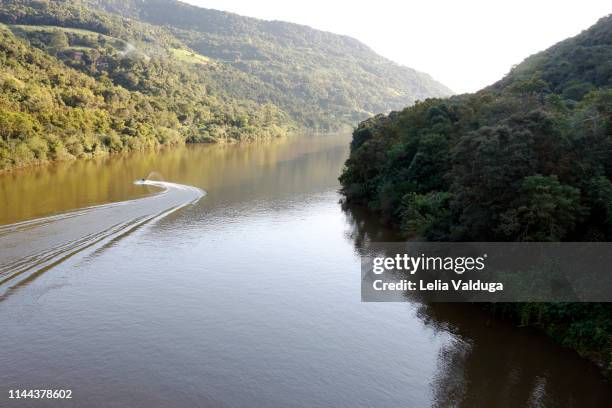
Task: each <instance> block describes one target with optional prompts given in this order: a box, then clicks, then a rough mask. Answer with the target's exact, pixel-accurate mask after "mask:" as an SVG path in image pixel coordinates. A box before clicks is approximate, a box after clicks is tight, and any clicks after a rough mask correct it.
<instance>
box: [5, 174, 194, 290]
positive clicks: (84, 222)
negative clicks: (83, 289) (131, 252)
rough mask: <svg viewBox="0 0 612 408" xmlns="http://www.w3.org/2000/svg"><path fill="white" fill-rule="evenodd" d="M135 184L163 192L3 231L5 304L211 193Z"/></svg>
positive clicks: (145, 182)
mask: <svg viewBox="0 0 612 408" xmlns="http://www.w3.org/2000/svg"><path fill="white" fill-rule="evenodd" d="M135 184H139V185H146V186H150V187H155V188H159V192H157V193H154V194H152V195H150V196H147V197H143V198H139V199H135V200H129V201H122V202H118V203H109V204H103V205H96V206H92V207H86V208H82V209H78V210H74V211H69V212H66V213H62V214H57V215H52V216H49V217H43V218H37V219H35V220H29V221H24V222H19V223H15V224H10V225H5V226H2V227H0V299H2V297H3V296H4V295H5V294H6V293H7V292H8V291H10V290H11V288H15V287H17V286H18V285H20V284H21V283H23V282H24V281H26V280H27V279H32V278H33V277H35V276H37V275H38V274H41V273H43V272H45V271H47V270H49V269H51V268H53V267H54V266H56V265H58V264H60V263H62V262H64V261H65V260H67V259H69V258H70V257H72V256H74V255H76V254H78V253H81V252H82V251H85V250H93V249H95V248H98V247H100V246H102V245H104V244H105V243H106V242H109V241H111V240H113V239H116V238H118V237H122V236H125V235H126V234H128V233H129V232H130V231H133V230H134V229H135V228H138V227H140V226H142V225H144V224H146V223H149V222H155V221H158V220H160V219H162V218H163V217H165V216H167V215H168V214H170V213H172V212H174V211H177V210H178V209H180V208H182V207H185V206H186V205H190V204H195V203H196V202H198V201H199V200H200V199H201V198H202V197H204V195H205V194H206V192H205V191H203V190H201V189H199V188H197V187H193V186H187V185H183V184H177V183H170V182H164V181H153V180H140V181H136V182H135Z"/></svg>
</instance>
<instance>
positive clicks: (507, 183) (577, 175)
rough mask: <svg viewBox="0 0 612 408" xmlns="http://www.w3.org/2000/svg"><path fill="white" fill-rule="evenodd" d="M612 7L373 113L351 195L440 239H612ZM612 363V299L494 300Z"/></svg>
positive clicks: (350, 169) (354, 164)
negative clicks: (444, 88)
mask: <svg viewBox="0 0 612 408" xmlns="http://www.w3.org/2000/svg"><path fill="white" fill-rule="evenodd" d="M611 177H612V16H607V17H604V18H602V19H601V20H600V21H599V22H597V24H595V25H594V26H593V27H591V28H589V29H588V30H586V31H584V32H582V33H581V34H579V35H578V36H576V37H574V38H570V39H568V40H565V41H563V42H561V43H558V44H556V45H554V46H553V47H551V48H549V49H547V50H545V51H543V52H541V53H538V54H535V55H532V56H530V57H529V58H527V59H526V60H525V61H523V62H522V63H521V64H519V65H517V66H515V67H514V68H513V69H512V70H511V71H510V73H509V74H508V75H507V76H506V77H504V78H503V79H502V80H500V81H499V82H497V83H495V84H493V85H492V86H490V87H487V88H485V89H483V90H481V91H479V92H476V93H474V94H467V95H460V96H454V97H451V98H446V99H427V100H425V101H423V102H418V103H416V105H414V106H411V107H408V108H406V109H404V110H402V111H399V112H392V113H390V114H388V115H378V116H375V117H373V118H371V119H368V120H366V121H364V122H362V123H361V124H360V125H359V126H358V127H357V129H356V130H355V131H354V133H353V140H352V143H351V154H350V158H349V159H348V161H347V162H346V167H345V170H344V172H343V174H342V175H341V177H340V181H341V184H342V192H343V194H344V196H345V197H346V201H347V202H348V203H354V204H357V205H363V206H367V207H368V208H369V209H370V210H372V211H375V212H377V213H379V214H380V216H381V218H382V219H383V220H384V221H385V222H387V223H390V224H393V225H395V226H396V227H398V228H400V229H401V231H402V232H403V233H404V234H405V235H406V236H407V237H421V238H424V239H426V240H430V241H610V240H611V239H612V182H611ZM488 307H490V308H491V310H493V311H494V312H495V313H497V314H501V315H503V316H508V317H511V318H512V319H515V320H516V321H517V322H518V323H520V324H522V325H532V326H535V327H539V328H541V329H543V330H544V331H546V332H547V333H548V334H550V335H551V336H553V337H554V338H555V339H557V340H558V341H559V342H561V343H562V344H564V345H566V346H568V347H572V348H575V349H576V350H578V351H579V352H580V353H581V354H583V355H585V356H588V357H590V358H592V359H594V360H595V361H597V362H599V363H600V364H601V365H602V366H603V367H604V369H605V370H607V371H608V374H610V373H612V307H611V306H610V305H609V304H504V305H500V304H497V305H490V306H488Z"/></svg>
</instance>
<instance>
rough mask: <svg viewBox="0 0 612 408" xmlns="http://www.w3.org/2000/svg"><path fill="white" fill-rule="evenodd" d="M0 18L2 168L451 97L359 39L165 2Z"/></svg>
mask: <svg viewBox="0 0 612 408" xmlns="http://www.w3.org/2000/svg"><path fill="white" fill-rule="evenodd" d="M0 23H2V26H1V28H0V59H1V61H2V71H1V72H0V116H2V120H1V121H0V171H2V170H3V169H8V168H15V167H20V166H25V165H30V164H34V163H39V162H45V161H50V160H61V159H70V158H74V157H92V156H96V155H101V154H107V153H109V152H114V151H124V150H138V149H145V148H151V147H155V146H160V145H165V144H172V143H183V142H185V141H187V142H214V141H222V140H260V139H269V138H273V137H277V136H280V135H283V134H285V133H286V132H287V131H289V130H291V129H296V128H298V127H309V128H314V129H330V128H338V127H340V126H345V125H347V124H352V123H355V122H356V121H357V120H358V119H362V118H364V117H366V116H367V115H369V114H370V113H371V112H381V111H386V110H389V109H390V108H393V107H397V106H398V104H402V105H403V104H405V103H412V102H413V101H414V100H415V99H417V98H424V97H427V96H434V95H442V94H447V93H448V90H447V89H446V88H444V87H443V86H442V85H440V84H438V83H436V82H435V81H433V80H431V78H429V77H428V76H427V75H425V74H420V73H417V72H415V71H413V70H410V69H408V68H404V67H400V66H397V65H395V64H393V63H391V62H389V61H387V60H384V59H383V58H381V57H379V56H377V55H376V54H374V53H373V52H372V51H370V50H369V49H368V48H367V47H365V46H364V45H363V44H361V43H359V42H358V41H356V40H353V39H350V38H347V37H342V36H338V35H334V34H329V33H322V32H319V31H316V30H313V29H310V28H308V27H302V26H298V25H294V24H288V23H280V22H273V23H271V22H264V21H260V20H256V19H252V18H246V17H241V16H238V15H235V14H230V13H224V12H218V11H214V10H205V9H199V8H195V7H192V6H188V5H185V4H183V3H178V2H175V1H171V0H156V1H146V2H144V1H137V0H134V1H96V0H67V1H53V0H8V1H3V2H1V3H0ZM387 78H388V79H387ZM379 85H383V86H382V88H380V87H379ZM381 89H382V90H381Z"/></svg>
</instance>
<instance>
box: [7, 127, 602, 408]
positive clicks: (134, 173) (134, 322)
mask: <svg viewBox="0 0 612 408" xmlns="http://www.w3.org/2000/svg"><path fill="white" fill-rule="evenodd" d="M349 140H350V139H349V136H348V135H325V136H303V137H300V138H289V139H283V140H278V141H275V142H271V143H267V144H260V145H255V144H250V145H229V146H221V145H219V146H205V145H196V146H185V147H178V148H172V149H166V150H162V151H159V152H147V153H137V154H131V155H127V156H120V157H113V158H108V159H101V160H97V161H76V162H71V163H62V164H58V165H53V166H46V167H40V168H34V169H28V170H22V171H17V172H14V173H11V174H5V175H3V176H0V200H1V201H0V202H1V203H2V205H1V207H0V225H3V226H2V227H0V251H1V252H0V267H1V268H2V270H0V282H1V283H0V384H1V385H2V387H1V388H2V389H1V390H0V392H1V393H2V395H1V396H0V406H3V407H4V406H7V407H12V406H16V407H17V406H19V407H23V406H35V407H38V406H74V407H128V406H129V407H195V406H198V407H207V406H211V407H258V406H262V407H264V406H265V407H318V406H329V407H398V406H405V407H429V406H435V407H479V406H482V407H581V408H584V407H601V406H606V405H607V404H608V403H610V401H612V390H611V388H610V386H609V385H608V384H606V382H605V381H604V380H603V378H602V377H601V375H600V374H599V373H598V370H597V369H596V367H594V366H593V365H592V364H590V363H589V362H587V361H585V360H583V359H581V358H579V357H578V356H577V355H576V354H575V353H574V352H572V351H570V350H567V349H564V348H562V347H560V346H558V345H556V344H555V343H553V342H552V341H551V340H549V339H548V338H546V337H544V336H542V335H540V334H538V333H536V332H534V331H531V330H529V329H527V328H521V329H517V328H513V327H511V326H509V325H507V324H506V323H504V322H499V321H496V320H492V319H490V318H489V316H488V315H486V314H484V313H482V312H481V311H480V310H479V309H478V308H476V307H471V306H469V305H451V304H433V305H425V304H421V303H419V302H416V301H415V302H406V303H361V302H360V277H361V275H360V259H359V254H360V253H362V252H364V251H367V247H368V243H369V242H372V241H389V240H393V239H397V237H395V235H394V234H393V232H392V231H389V230H387V229H385V228H384V227H383V226H381V225H379V224H378V223H377V220H376V219H375V217H372V216H368V215H367V214H366V213H364V212H363V211H362V210H358V209H346V208H343V207H342V206H341V205H340V204H339V200H340V196H339V194H338V192H337V190H338V187H339V185H338V181H337V177H338V175H339V173H340V171H341V169H342V165H343V162H344V160H345V159H346V157H347V155H348V142H349ZM143 177H147V178H150V179H152V180H164V181H166V182H169V183H176V184H164V183H145V184H142V183H140V184H135V183H134V181H136V180H138V179H141V178H143ZM30 388H55V389H71V390H72V399H70V400H63V401H49V400H38V401H34V402H32V401H25V402H24V401H23V400H21V401H19V400H9V399H8V390H9V389H30ZM30 403H31V405H28V404H30Z"/></svg>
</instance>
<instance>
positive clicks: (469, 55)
mask: <svg viewBox="0 0 612 408" xmlns="http://www.w3.org/2000/svg"><path fill="white" fill-rule="evenodd" d="M183 1H185V0H183ZM186 1H187V2H188V3H191V4H196V5H199V6H201V7H206V8H213V9H218V10H227V11H232V12H235V13H238V14H242V15H245V16H251V17H258V18H263V19H266V20H284V21H290V22H294V23H299V24H306V25H309V26H311V27H314V28H318V29H321V30H326V31H331V32H334V33H338V34H346V35H350V36H352V37H355V38H357V39H359V40H361V41H362V42H364V43H365V44H367V45H368V46H370V47H371V48H372V49H374V51H376V52H377V53H379V54H381V55H383V56H385V57H387V58H389V59H391V60H393V61H395V62H398V63H400V64H402V65H406V66H409V67H412V68H415V69H418V70H420V71H424V72H427V73H429V74H430V75H432V76H433V77H434V78H435V79H437V80H439V81H440V82H442V83H444V84H445V85H447V86H448V87H450V88H451V89H453V90H454V91H455V92H470V91H475V90H478V89H480V88H482V87H483V86H485V85H488V84H490V83H492V82H495V81H496V80H497V79H499V78H501V77H502V76H503V75H504V74H505V73H507V72H508V70H509V69H510V67H511V66H512V65H513V64H516V63H518V62H520V61H522V60H523V59H524V58H525V57H527V56H529V55H530V54H533V53H535V52H537V51H540V50H543V49H545V48H547V47H548V46H550V45H552V44H554V43H555V42H557V41H560V40H562V39H564V38H567V37H570V36H573V35H576V34H578V33H579V32H580V31H582V30H583V29H586V28H587V27H589V26H590V25H592V24H594V23H595V22H596V21H597V19H598V18H600V17H603V16H604V15H606V14H609V13H612V1H611V0H580V1H578V0H572V1H567V0H556V1H555V0H499V1H496V0H488V1H487V0H464V1H460V0H454V1H453V0H438V1H435V0H419V1H410V0H403V1H402V0H376V1H372V0H369V1H362V0H352V1H340V0H308V1H291V0H186Z"/></svg>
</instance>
